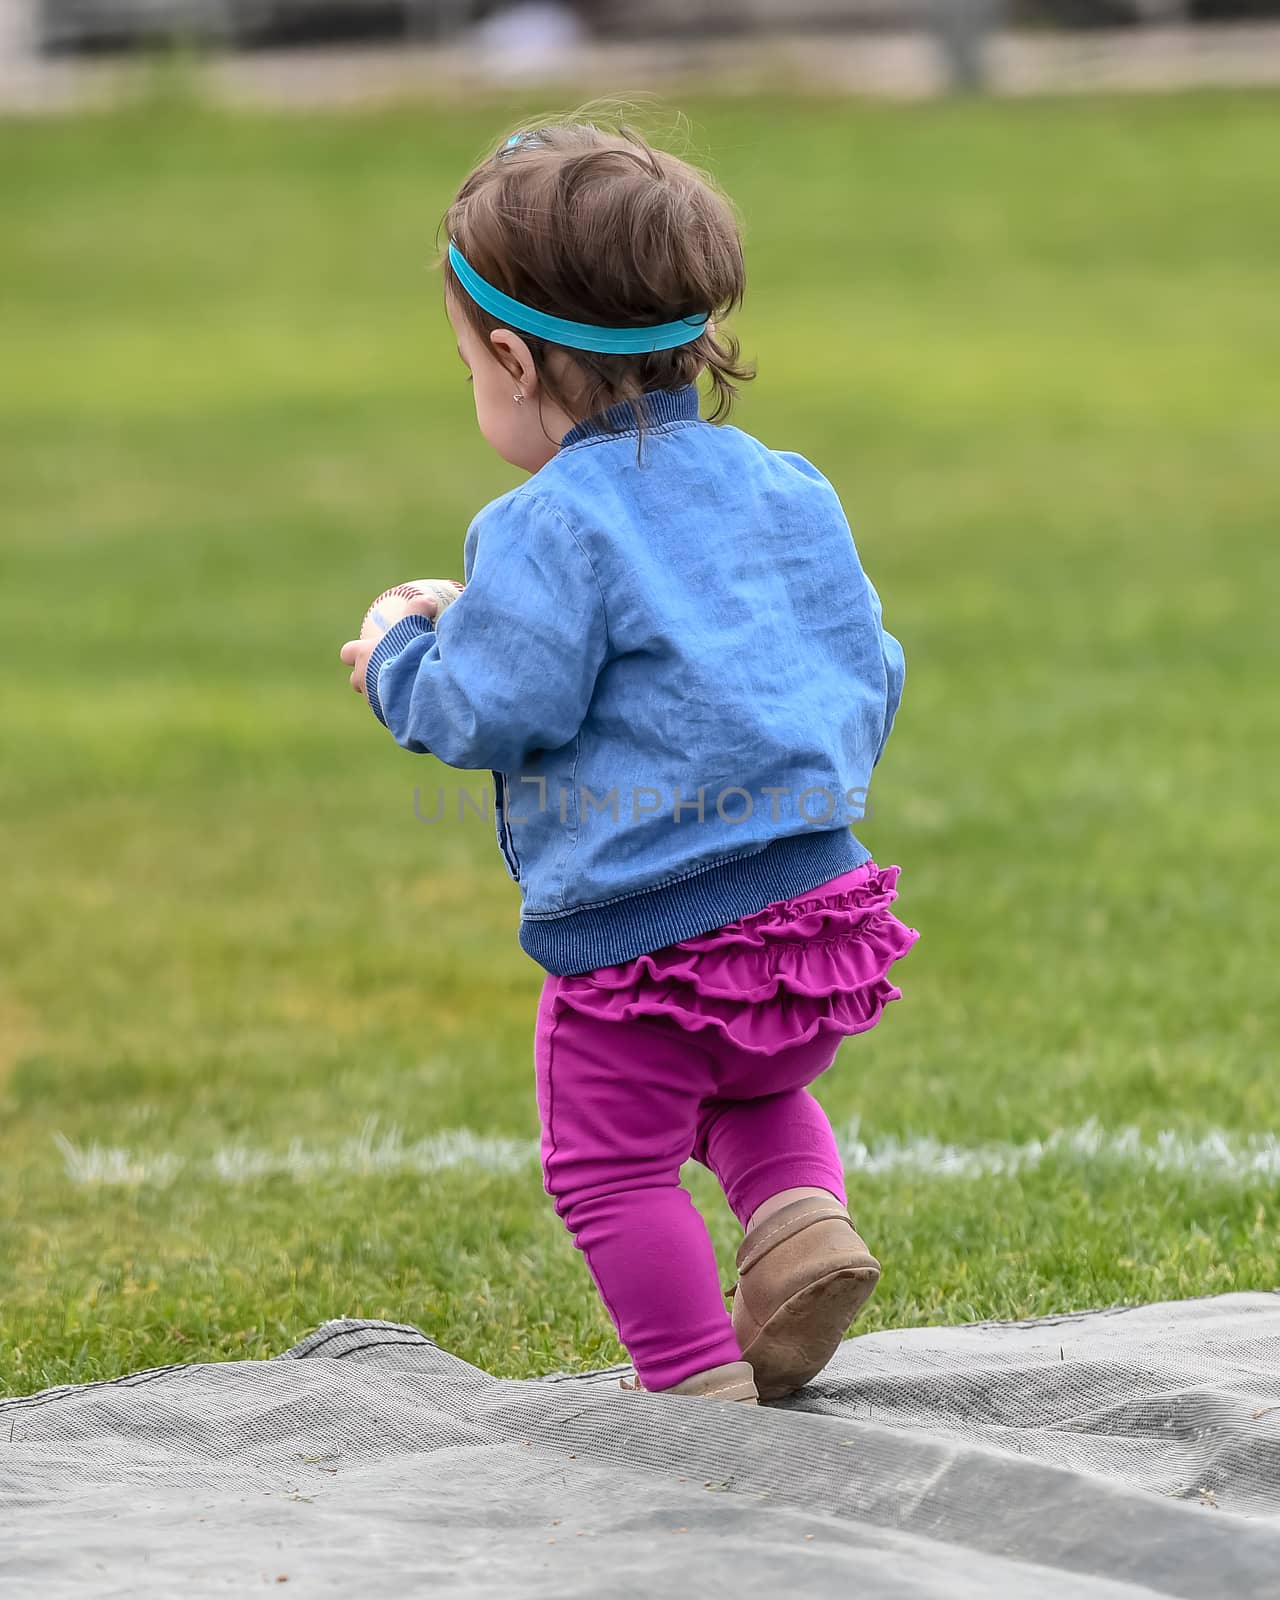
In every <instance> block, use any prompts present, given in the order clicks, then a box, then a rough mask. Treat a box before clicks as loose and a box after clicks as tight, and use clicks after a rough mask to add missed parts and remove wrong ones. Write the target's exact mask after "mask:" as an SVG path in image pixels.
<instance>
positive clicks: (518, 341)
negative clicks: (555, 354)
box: [489, 328, 538, 395]
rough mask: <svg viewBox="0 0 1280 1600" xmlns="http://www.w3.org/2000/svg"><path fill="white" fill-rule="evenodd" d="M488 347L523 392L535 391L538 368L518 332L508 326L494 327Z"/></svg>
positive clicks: (530, 393)
mask: <svg viewBox="0 0 1280 1600" xmlns="http://www.w3.org/2000/svg"><path fill="white" fill-rule="evenodd" d="M489 348H490V349H491V350H492V351H493V353H494V356H495V357H496V358H497V360H498V361H499V362H500V363H501V364H502V366H503V367H505V368H506V370H507V371H508V372H509V373H510V374H511V376H512V378H513V379H514V380H515V382H516V383H517V384H518V385H519V386H520V388H521V390H522V391H523V392H524V393H525V394H528V395H532V394H533V393H535V392H536V390H537V387H538V369H537V367H536V366H535V365H534V360H533V353H532V351H531V350H530V349H529V346H528V345H527V344H526V343H525V342H524V340H523V339H522V338H521V337H520V335H519V334H518V333H513V332H512V331H511V329H510V328H495V329H494V330H493V332H492V333H491V334H490V335H489Z"/></svg>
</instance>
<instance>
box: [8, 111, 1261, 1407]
mask: <svg viewBox="0 0 1280 1600" xmlns="http://www.w3.org/2000/svg"><path fill="white" fill-rule="evenodd" d="M522 109H525V108H521V107H520V106H518V105H514V104H507V105H498V106H491V107H487V108H486V107H472V108H469V109H468V110H466V111H465V112H464V113H459V111H458V110H457V109H456V108H447V109H445V110H442V111H439V112H436V113H433V112H432V111H430V110H426V109H420V110H403V111H398V112H395V113H387V114H378V115H369V116H364V117H355V116H352V117H333V118H324V117H302V116H293V117H280V118H277V119H270V118H265V117H264V118H254V117H248V116H245V117H240V118H235V119H232V118H220V117H215V116H212V115H209V116H206V115H202V114H199V113H197V112H181V111H174V110H173V109H170V110H169V111H167V112H166V111H162V110H157V109H154V108H153V109H152V110H150V111H143V112H139V113H135V114H129V115H120V116H116V117H113V118H109V119H108V118H103V119H91V120H83V121H70V122H48V123H41V124H39V125H36V124H27V125H23V124H17V123H7V124H3V125H0V508H2V509H0V517H2V531H0V624H2V626H3V633H4V638H5V653H4V660H5V670H4V672H3V675H2V676H0V696H2V697H3V705H2V707H0V713H2V715H0V817H2V822H3V832H2V833H0V872H2V882H3V894H4V917H3V922H2V923H0V1390H5V1389H7V1390H11V1391H16V1392H22V1391H27V1390H33V1389H36V1388H39V1387H41V1386H44V1385H47V1384H52V1383H58V1382H65V1381H75V1380H82V1379H92V1378H98V1377H103V1376H110V1375H114V1374H117V1373H121V1372H124V1371H127V1370H129V1369H132V1368H138V1367H144V1366H149V1365H154V1364H158V1363H162V1362H167V1361H175V1360H219V1359H235V1358H243V1357H257V1356H267V1355H271V1354H273V1353H275V1352H278V1351H280V1350H282V1349H284V1348H286V1347H287V1346H288V1345H289V1344H291V1343H292V1342H294V1341H295V1340H296V1339H298V1338H299V1337H301V1336H302V1335H303V1334H304V1333H305V1332H306V1331H307V1330H309V1329H310V1328H312V1327H313V1326H315V1325H316V1324H317V1323H319V1322H321V1321H323V1320H324V1319H326V1318H329V1317H334V1316H339V1315H357V1316H369V1317H386V1318H391V1319H394V1320H397V1321H407V1322H413V1323H416V1324H417V1325H418V1326H420V1327H421V1328H423V1329H424V1330H425V1331H426V1332H427V1333H429V1334H431V1335H432V1336H434V1337H435V1338H437V1339H438V1340H439V1341H440V1342H441V1343H442V1344H444V1345H445V1346H447V1347H448V1348H450V1349H452V1350H454V1351H456V1352H458V1353H459V1354H460V1355H462V1356H464V1357H466V1358H467V1359H469V1360H471V1361H474V1362H477V1363H479V1364H480V1365H482V1366H485V1367H487V1368H489V1369H491V1370H493V1371H496V1372H499V1373H502V1374H511V1375H516V1374H526V1373H536V1372H542V1371H547V1370H550V1369H553V1368H573V1367H587V1366H594V1365H599V1364H602V1363H606V1362H609V1361H612V1360H617V1359H619V1351H618V1347H617V1344H616V1342H615V1340H614V1338H613V1334H612V1330H611V1328H610V1327H609V1325H608V1322H607V1320H606V1318H605V1316H604V1313H603V1312H602V1310H601V1309H600V1307H599V1305H598V1304H597V1301H596V1299H595V1296H594V1292H593V1291H592V1289H591V1286H590V1283H589V1280H588V1278H587V1275H586V1272H585V1269H584V1268H583V1266H582V1263H581V1259H580V1257H579V1256H578V1255H577V1254H576V1252H575V1251H574V1250H573V1248H572V1245H571V1243H570V1241H569V1239H568V1238H567V1236H565V1235H564V1234H563V1232H562V1230H561V1227H560V1224H559V1223H558V1222H557V1220H556V1219H555V1217H554V1215H553V1214H552V1212H551V1209H550V1202H549V1201H548V1200H547V1199H546V1197H545V1196H544V1195H543V1194H542V1191H541V1182H540V1178H539V1174H538V1169H537V1166H536V1162H535V1161H534V1160H533V1159H531V1156H530V1151H531V1148H532V1144H533V1141H534V1139H535V1137H536V1117H535V1109H534V1101H533V1082H532V1061H531V1036H532V1023H533V1013H534V1006H535V1002H536V997H537V991H538V986H539V981H540V977H541V972H540V969H538V968H536V967H535V966H534V965H533V964H532V963H531V962H530V961H528V960H527V959H526V958H525V957H524V956H523V955H522V954H521V952H520V951H519V948H518V946H517V944H516V937H515V934H516V920H517V910H518V902H517V896H516V892H515V890H514V887H513V886H512V885H511V884H510V883H509V881H508V879H507V877H506V875H505V873H504V871H503V868H502V865H501V861H500V858H499V855H498V851H497V848H496V845H495V843H494V840H493V837H492V825H491V823H490V822H486V821H484V820H482V819H479V818H477V817H475V816H472V817H470V818H469V819H468V820H465V821H463V822H458V821H456V820H452V821H448V822H442V823H440V824H435V825H427V824H425V823H423V822H421V821H419V820H417V819H416V817H415V802H414V790H415V786H419V787H420V789H421V808H420V809H421V810H422V811H423V812H424V813H425V814H430V813H431V811H432V809H433V808H434V796H435V793H436V789H437V787H438V786H440V785H442V784H443V785H444V786H445V787H446V790H447V793H448V795H449V796H450V797H451V798H450V799H449V801H448V806H449V809H450V811H452V810H453V808H454V807H455V806H456V798H454V797H456V795H457V793H458V790H459V789H460V788H461V789H465V790H466V791H467V792H468V793H469V794H471V795H473V796H474V797H476V799H477V801H479V799H480V797H482V796H483V795H484V794H485V792H486V784H487V780H486V778H485V776H484V775H475V774H471V775H465V774H462V775H460V774H454V773H450V772H448V771H447V770H446V769H444V768H442V767H440V766H438V765H437V764H436V763H435V762H434V761H433V760H431V759H426V758H419V757H414V756H410V755H408V754H407V753H405V752H403V751H401V750H399V749H397V748H396V746H395V745H394V744H393V742H392V741H391V740H390V738H389V737H388V736H387V735H386V734H385V733H384V732H382V730H380V729H379V728H378V727H377V726H376V724H375V723H374V721H373V719H372V718H371V717H370V716H369V714H368V711H367V709H366V708H365V706H364V705H363V703H361V702H360V701H358V700H357V699H356V697H355V696H354V695H353V694H352V693H351V691H350V689H349V688H348V687H347V682H346V678H347V673H346V669H345V668H343V667H342V666H341V664H340V663H339V661H338V648H339V646H340V644H341V643H342V641H343V640H344V639H346V638H347V637H349V636H350V635H351V634H352V633H354V632H355V631H356V628H357V627H358V624H359V619H360V615H361V613H362V611H363V609H364V606H365V605H366V603H367V602H368V600H369V599H370V598H371V597H372V596H373V594H374V593H376V592H377V591H378V590H379V589H381V588H383V587H384V586H386V585H387V584H389V583H393V582H397V581H400V580H402V579H405V578H408V577H413V576H420V575H424V574H450V573H457V572H459V570H460V566H461V543H462V538H463V535H464V533H465V530H466V527H467V523H468V521H469V518H470V516H471V515H472V513H473V512H474V511H475V510H476V509H477V508H478V507H479V506H480V505H481V504H483V503H484V502H485V501H486V500H487V499H489V498H491V497H492V496H494V495H495V494H497V493H500V492H501V491H503V490H505V489H506V488H508V487H510V486H511V485H512V484H513V483H514V482H515V481H516V475H515V474H514V473H513V472H512V471H511V470H510V469H508V468H506V467H505V466H503V465H502V464H501V463H500V462H499V461H498V460H497V459H496V458H495V457H494V456H492V455H491V454H490V453H489V452H488V450H487V447H486V446H485V445H484V444H483V442H482V441H481V439H480V438H479V435H478V434H477V432H476V430H475V427H474V421H473V417H472V412H471V393H470V390H469V389H468V387H467V385H466V382H465V379H464V373H463V369H462V367H461V366H460V365H459V363H458V360H457V357H456V355H455V353H454V350H453V343H452V339H451V336H450V334H449V331H448V328H447V325H446V323H445V320H444V317H443V314H442V311H441V307H440V294H439V283H438V279H437V278H436V276H435V275H434V272H433V269H432V261H433V259H434V253H435V228H436V224H437V221H438V219H439V216H440V214H441V212H442V210H443V208H444V206H445V204H446V202H447V200H448V199H449V197H450V194H451V192H452V187H453V186H454V185H455V184H456V182H457V181H458V180H459V179H460V177H461V176H462V174H463V173H464V171H465V170H466V167H467V165H468V163H469V161H470V159H471V158H472V157H473V156H475V155H476V154H477V153H478V152H480V151H482V150H483V149H484V148H485V147H486V142H487V141H488V140H490V139H492V138H496V137H497V136H499V135H500V134H501V133H502V132H503V131H504V130H505V129H506V128H507V127H508V126H510V125H512V123H513V122H515V123H517V124H518V119H519V118H520V116H521V114H522ZM683 109H684V110H685V111H687V112H688V114H689V117H690V120H691V131H690V133H689V134H688V137H690V138H691V140H692V145H693V149H694V151H695V152H696V153H699V154H703V155H705V156H706V158H707V159H709V160H710V161H711V162H712V164H713V165H714V168H715V170H716V171H717V172H718V173H719V175H720V177H721V178H722V180H723V181H724V183H725V184H726V186H727V187H728V188H729V190H730V191H731V193H732V194H733V195H734V196H735V197H736V199H737V200H738V202H739V204H740V206H741V209H742V211H743V214H744V217H745V221H746V232H747V245H748V252H749V266H750V280H751V288H750V298H749V303H748V306H747V308H746V310H745V311H744V313H743V314H742V316H741V317H740V319H739V322H738V328H739V331H740V333H741V336H742V339H743V342H744V346H745V348H746V350H747V351H748V352H750V353H752V354H754V355H755V356H756V357H757V358H758V361H759V367H760V378H759V380H758V382H757V383H756V384H755V385H754V386H753V387H752V388H750V389H749V390H748V391H747V392H746V394H745V395H744V398H743V402H742V404H741V408H740V411H739V412H738V417H737V420H739V421H740V422H741V424H742V425H743V426H744V427H746V428H748V429H750V430H751V431H753V432H756V433H758V434H759V435H761V436H762V437H763V438H764V439H766V440H767V441H768V442H770V443H771V444H773V445H776V446H778V447H785V448H790V449H796V450H800V451H802V452H803V453H805V454H806V455H808V456H810V457H811V458H812V459H813V460H814V461H815V462H817V463H818V464H819V465H820V466H821V467H822V468H823V469H824V470H825V471H826V472H827V473H828V474H829V475H830V476H831V478H832V479H833V480H834V482H835V483H836V485H837V487H838V488H839V490H840V491H841V493H842V495H843V496H844V499H845V503H846V505H847V508H848V511H849V515H850V519H851V522H852V524H853V527H854V532H855V537H856V539H857V542H858V547H859V550H860V553H861V556H862V559H863V562H864V564H865V566H866V568H867V570H868V572H869V573H870V574H871V576H872V579H873V581H874V582H875V583H876V586H877V588H878V589H879V591H880V594H881V596H882V599H883V602H884V608H885V620H886V625H887V626H889V627H890V628H891V630H892V631H893V632H894V633H896V634H897V636H898V637H899V638H900V639H901V640H902V642H903V644H904V647H905V650H906V656H907V682H906V691H905V695H904V698H903V703H902V709H901V712H900V715H899V721H898V726H897V729H896V731H895V733H894V735H893V737H892V739H891V741H890V744H889V747H888V751H887V753H886V756H885V759H884V761H883V762H882V763H881V765H880V767H879V768H878V769H877V772H876V775H875V779H874V781H873V784H872V789H871V816H870V817H869V818H868V820H867V821H866V823H865V824H864V825H863V826H862V828H861V830H860V837H861V838H862V839H863V840H864V841H865V843H866V844H867V845H868V847H869V848H870V849H871V850H872V851H873V852H874V854H875V856H876V858H877V860H878V861H880V862H881V864H889V863H897V864H900V865H901V867H902V878H901V882H900V890H901V896H900V899H899V901H898V903H897V905H896V907H895V909H896V910H897V911H898V912H899V914H900V915H902V916H903V918H904V919H905V920H906V921H907V922H909V923H910V924H911V925H913V926H915V927H917V928H919V929H920V930H921V935H922V937H921V939H920V941H919V942H918V944H917V945H916V947H915V949H914V950H913V951H912V952H911V954H910V955H909V956H908V957H907V958H906V960H905V961H904V962H903V963H902V964H901V966H900V967H899V968H898V969H897V976H898V979H899V981H900V983H901V985H902V988H903V990H904V996H905V997H904V999H903V1000H902V1001H900V1002H898V1003H895V1004H893V1005H891V1006H890V1007H889V1008H888V1010H887V1011H886V1013H885V1016H884V1019H883V1021H882V1023H881V1025H880V1026H879V1027H878V1028H877V1029H876V1030H874V1031H873V1032H872V1033H870V1034H868V1035H866V1036H864V1037H862V1038H857V1039H854V1040H852V1041H850V1042H849V1043H848V1044H847V1045H846V1046H845V1047H844V1049H843V1051H842V1053H841V1056H840V1058H839V1060H838V1062H837V1065H836V1067H835V1069H834V1070H833V1072H832V1073H831V1074H830V1076H829V1078H828V1079H827V1080H826V1081H825V1082H824V1083H823V1084H822V1085H821V1094H822V1097H823V1099H824V1100H825V1102H826V1104H827V1106H828V1107H829V1109H830V1110H831V1112H832V1114H833V1117H834V1119H835V1120H836V1122H837V1123H838V1125H839V1127H840V1128H841V1129H842V1131H844V1132H845V1134H846V1136H847V1138H848V1142H849V1151H850V1163H851V1168H852V1171H851V1185H852V1189H851V1193H852V1197H853V1205H854V1211H855V1215H856V1217H857V1218H858V1220H859V1223H860V1226H861V1228H862V1231H863V1232H864V1233H865V1234H866V1236H867V1238H868V1239H869V1240H870V1241H871V1242H872V1244H873V1246H874V1247H875V1248H876V1249H877V1251H878V1252H879V1254H880V1255H881V1257H882V1259H883V1262H884V1269H885V1270H884V1277H883V1280H882V1283H881V1287H880V1290H879V1293H878V1295H877V1297H876V1300H875V1302H874V1303H873V1306H872V1308H871V1309H870V1311H869V1313H868V1315H867V1317H866V1319H865V1324H864V1325H865V1327H866V1328H867V1329H875V1328H883V1327H891V1326H905V1325H909V1324H912V1323H919V1322H952V1321H965V1320H972V1319H976V1318H1012V1317H1026V1316H1033V1315H1037V1314H1040V1313H1047V1312H1057V1311H1066V1310H1071V1309H1076V1308H1083V1307H1091V1306H1103V1305H1110V1304H1119V1303H1131V1302H1138V1301H1145V1300H1150V1299H1154V1298H1162V1297H1169V1298H1172V1297H1182V1296H1190V1295H1201V1294H1215V1293H1220V1292H1224V1291H1228V1290H1232V1289H1245V1288H1272V1287H1275V1286H1276V1285H1278V1284H1280V1161H1278V1158H1277V1153H1276V1151H1277V1145H1276V1138H1275V1130H1276V1129H1277V1126H1278V1124H1280V1077H1278V1076H1277V1062H1276V1037H1277V1021H1278V1018H1277V982H1276V960H1277V949H1278V937H1277V936H1278V933H1280V928H1278V921H1280V917H1278V913H1277V900H1278V896H1280V870H1278V868H1277V830H1276V818H1277V814H1278V812H1280V762H1278V761H1277V755H1276V750H1277V738H1278V735H1280V697H1278V696H1277V692H1276V688H1277V682H1278V681H1280V628H1277V626H1276V603H1277V597H1278V596H1280V558H1278V556H1277V541H1276V529H1277V524H1278V523H1280V447H1278V444H1280V382H1277V374H1280V317H1278V316H1277V295H1276V264H1277V261H1278V260H1280V210H1278V209H1277V207H1276V205H1275V174H1276V171H1277V169H1278V167H1280V119H1277V115H1276V111H1277V107H1276V102H1275V101H1274V100H1273V99H1261V98H1259V99H1250V98H1238V99H1230V98H1217V97H1205V98H1186V99H1168V100H1145V101H1141V102H1139V101H1123V100H1116V101H1106V102H1097V103H1085V102H1080V103H1038V104H1031V103H1028V104H1017V105H1009V104H1005V105H999V106H981V105H972V106H956V107H950V106H938V107H931V108H926V109H869V108H865V107H858V106H856V105H851V104H839V103H824V102H820V101H802V102H801V101H794V102H793V101H777V102H774V103H756V102H738V103H729V102H725V103H692V104H688V105H686V106H685V107H684V108H683ZM692 1182H693V1184H694V1187H695V1190H696V1193H697V1195H698V1196H699V1198H700V1199H703V1200H705V1201H706V1202H707V1205H708V1210H709V1215H710V1216H711V1219H712V1223H713V1227H714V1230H715V1233H716V1238H717V1244H718V1247H720V1248H721V1250H722V1254H723V1262H724V1268H725V1281H726V1283H728V1282H729V1281H731V1275H732V1252H733V1248H734V1245H735V1242H736V1241H735V1238H734V1227H733V1224H732V1221H731V1219H730V1218H729V1216H728V1213H727V1212H726V1210H725V1209H724V1207H723V1204H722V1202H720V1201H719V1200H718V1199H717V1198H715V1197H714V1196H713V1194H712V1191H711V1188H710V1186H709V1184H708V1183H707V1182H705V1181H704V1178H703V1175H701V1174H697V1173H695V1174H693V1175H692Z"/></svg>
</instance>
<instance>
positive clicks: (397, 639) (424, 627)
mask: <svg viewBox="0 0 1280 1600" xmlns="http://www.w3.org/2000/svg"><path fill="white" fill-rule="evenodd" d="M434 628H435V624H434V623H433V622H432V621H431V618H430V617H422V616H419V615H418V614H417V612H410V614H409V615H408V616H407V617H401V618H400V620H399V622H393V623H392V624H391V626H390V627H389V628H388V629H387V631H386V632H385V633H384V634H383V635H382V637H381V639H379V640H378V642H377V644H376V645H375V646H374V647H373V654H372V655H371V656H370V657H369V664H368V666H367V667H366V668H365V669H364V692H365V697H366V699H367V700H368V702H369V709H370V710H371V711H372V712H373V714H374V716H375V717H377V719H378V721H379V722H380V723H381V724H382V726H383V727H384V728H385V727H386V726H387V719H386V718H385V717H384V716H383V714H382V701H381V700H379V699H378V674H379V673H380V672H381V671H382V669H383V667H385V666H386V664H387V662H388V661H390V660H391V659H392V657H393V656H398V655H399V654H400V652H401V651H402V650H403V649H404V647H405V646H406V645H407V644H408V643H409V641H410V640H411V639H416V638H417V637H418V635H419V634H423V633H431V632H433V631H434Z"/></svg>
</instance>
